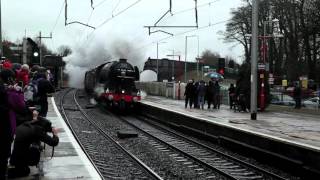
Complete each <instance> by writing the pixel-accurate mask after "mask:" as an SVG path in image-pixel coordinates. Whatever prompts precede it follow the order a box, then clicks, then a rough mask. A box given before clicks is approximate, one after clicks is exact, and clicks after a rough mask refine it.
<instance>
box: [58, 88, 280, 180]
mask: <svg viewBox="0 0 320 180" xmlns="http://www.w3.org/2000/svg"><path fill="white" fill-rule="evenodd" d="M72 91H73V92H74V91H75V90H72ZM70 93H71V92H70ZM81 102H82V103H81ZM72 103H73V104H72ZM74 103H76V104H77V105H76V106H75V105H74ZM64 104H65V107H66V108H65V109H67V112H69V113H70V115H69V116H71V118H72V119H74V120H72V121H78V125H77V123H74V122H71V124H73V125H72V126H74V127H75V128H73V129H75V130H73V131H80V132H77V133H74V134H77V136H78V139H79V140H78V141H83V143H82V147H83V149H84V150H85V151H86V152H87V154H88V156H89V157H91V161H92V162H93V163H94V164H95V166H96V168H97V169H98V170H99V171H100V173H101V176H102V177H104V178H105V179H157V178H158V179H161V178H162V179H285V178H284V177H281V176H279V175H277V174H273V173H271V172H268V171H266V170H264V169H261V168H259V167H256V166H254V165H251V164H249V163H246V162H244V161H241V160H239V159H237V158H235V157H233V156H230V155H228V154H225V153H223V152H220V151H219V150H216V149H213V148H212V147H209V146H207V145H205V144H201V143H199V142H198V141H195V140H193V139H192V138H188V137H186V136H184V135H182V134H179V133H177V132H175V131H172V130H170V129H168V128H167V127H165V126H163V125H161V124H158V123H156V122H154V121H153V120H151V119H148V118H146V117H133V116H119V115H116V114H113V113H110V112H107V113H106V112H105V111H104V112H102V111H101V110H99V109H97V108H93V109H82V108H81V106H82V107H85V106H86V104H87V100H86V99H85V98H79V102H77V101H76V95H73V102H70V103H64ZM80 105H81V106H80ZM64 111H65V110H64ZM81 114H82V115H81ZM82 116H84V117H82ZM79 123H80V124H81V126H80V125H79ZM77 126H79V127H77ZM83 127H86V128H83ZM94 129H100V130H98V131H99V132H97V130H95V131H94ZM119 130H129V131H133V132H137V133H138V135H139V136H138V138H128V139H119V138H118V137H117V132H118V131H119ZM100 131H103V132H104V135H103V136H105V137H103V138H102V137H100V135H98V134H100V133H101V132H100ZM78 134H80V135H78ZM82 136H85V138H83V137H82ZM88 136H91V138H92V139H91V140H90V139H89V140H88V139H87V137H88ZM103 139H109V141H110V139H111V140H113V141H112V142H111V141H110V142H109V141H105V140H103ZM112 143H114V144H117V145H120V148H119V147H113V146H111V145H110V144H112ZM106 144H108V146H107V148H106V147H105V146H106ZM103 152H109V154H111V156H112V158H110V157H108V156H106V157H105V156H104V155H103ZM120 152H125V153H124V154H125V155H123V153H120ZM121 154H122V155H121ZM127 154H129V155H132V156H133V157H134V158H133V159H134V161H132V160H128V159H132V158H128V156H127ZM118 156H120V157H118ZM122 159H124V160H122ZM136 161H138V162H136ZM140 164H143V167H142V170H141V168H138V169H137V168H133V169H131V170H127V169H129V168H132V167H134V166H140ZM121 166H125V167H121ZM114 167H116V168H114ZM119 167H121V168H119ZM119 169H121V170H119ZM124 169H126V170H124ZM148 171H151V175H150V174H149V173H148ZM141 174H143V175H142V176H141ZM152 174H154V175H152ZM153 176H155V177H153Z"/></svg>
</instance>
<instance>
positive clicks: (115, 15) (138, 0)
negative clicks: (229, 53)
mask: <svg viewBox="0 0 320 180" xmlns="http://www.w3.org/2000/svg"><path fill="white" fill-rule="evenodd" d="M140 1H142V0H137V1H135V2H134V3H132V4H131V5H129V6H128V7H126V8H124V9H123V10H121V11H119V12H118V13H116V14H114V15H113V16H112V17H110V18H108V19H106V20H104V21H103V22H102V23H101V24H100V25H98V26H97V28H100V27H102V26H103V25H105V24H106V23H107V22H109V21H110V20H112V19H113V18H115V17H117V16H119V15H121V14H122V13H124V12H125V11H127V10H128V9H130V8H132V7H133V6H135V5H136V4H138V3H139V2H140Z"/></svg>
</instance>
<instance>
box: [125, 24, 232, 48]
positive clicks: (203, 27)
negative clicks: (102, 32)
mask: <svg viewBox="0 0 320 180" xmlns="http://www.w3.org/2000/svg"><path fill="white" fill-rule="evenodd" d="M228 21H231V19H228V20H223V21H219V22H216V23H213V24H211V23H210V24H209V25H206V26H201V27H199V28H198V29H192V30H188V31H184V32H181V33H177V34H174V35H173V36H168V37H165V38H161V39H158V40H156V41H153V42H151V43H147V44H145V45H143V46H140V47H137V48H135V49H134V50H135V51H136V50H140V49H143V48H145V47H148V46H149V45H151V44H154V43H156V42H161V41H164V40H168V39H173V38H175V37H178V36H181V35H184V34H187V33H190V32H194V31H199V30H202V29H206V28H209V27H212V26H215V25H219V24H222V23H226V22H228ZM129 53H131V51H130V52H129Z"/></svg>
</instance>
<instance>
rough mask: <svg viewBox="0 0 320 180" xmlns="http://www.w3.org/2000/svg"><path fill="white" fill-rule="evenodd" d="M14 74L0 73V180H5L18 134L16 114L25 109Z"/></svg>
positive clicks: (5, 71)
mask: <svg viewBox="0 0 320 180" xmlns="http://www.w3.org/2000/svg"><path fill="white" fill-rule="evenodd" d="M14 77H15V76H14V72H12V71H11V70H9V69H3V70H1V72H0V179H5V176H6V171H7V164H8V158H9V157H10V152H11V143H12V141H13V137H14V134H15V132H16V112H19V111H22V110H23V109H24V108H25V103H24V98H23V94H22V91H21V88H20V87H19V86H17V85H16V84H14Z"/></svg>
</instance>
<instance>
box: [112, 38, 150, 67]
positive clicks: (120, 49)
mask: <svg viewBox="0 0 320 180" xmlns="http://www.w3.org/2000/svg"><path fill="white" fill-rule="evenodd" d="M137 47H139V45H138V43H135V44H133V43H130V42H128V41H126V40H123V39H116V40H114V41H113V42H112V45H111V46H110V49H111V53H112V56H113V58H115V59H119V58H124V59H127V60H128V62H129V63H130V64H132V65H133V66H137V67H138V68H139V71H140V72H141V71H142V70H143V66H144V62H145V59H144V55H143V54H142V52H141V51H140V50H139V49H137Z"/></svg>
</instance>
